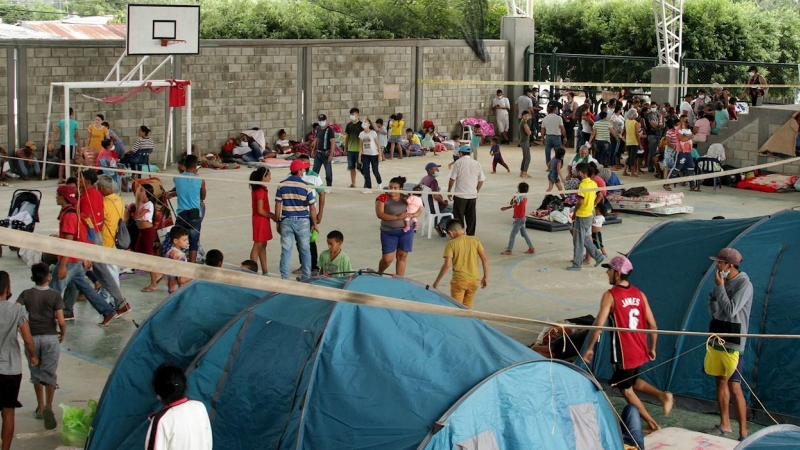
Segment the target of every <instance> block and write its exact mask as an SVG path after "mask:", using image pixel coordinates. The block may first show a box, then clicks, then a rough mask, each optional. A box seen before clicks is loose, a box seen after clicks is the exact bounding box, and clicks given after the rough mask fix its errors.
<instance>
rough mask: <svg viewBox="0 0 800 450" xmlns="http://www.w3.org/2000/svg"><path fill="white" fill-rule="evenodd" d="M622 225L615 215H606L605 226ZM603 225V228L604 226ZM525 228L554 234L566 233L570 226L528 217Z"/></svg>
mask: <svg viewBox="0 0 800 450" xmlns="http://www.w3.org/2000/svg"><path fill="white" fill-rule="evenodd" d="M618 223H622V219H621V218H620V217H619V216H618V215H616V214H606V223H605V225H614V224H618ZM605 225H604V226H605ZM525 228H530V229H532V230H541V231H547V232H550V233H552V232H555V231H566V230H569V229H570V225H569V224H568V223H559V222H551V221H549V220H545V219H539V218H537V217H530V216H528V217H527V218H526V219H525Z"/></svg>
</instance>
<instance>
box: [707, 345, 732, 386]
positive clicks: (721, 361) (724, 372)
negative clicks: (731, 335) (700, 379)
mask: <svg viewBox="0 0 800 450" xmlns="http://www.w3.org/2000/svg"><path fill="white" fill-rule="evenodd" d="M738 364H739V352H738V351H737V350H733V351H730V352H726V351H725V350H719V349H717V348H714V347H710V346H706V357H705V360H704V361H703V368H704V369H705V372H706V373H707V374H708V375H711V376H714V377H723V378H726V379H727V378H730V377H731V375H733V373H734V372H736V366H737V365H738Z"/></svg>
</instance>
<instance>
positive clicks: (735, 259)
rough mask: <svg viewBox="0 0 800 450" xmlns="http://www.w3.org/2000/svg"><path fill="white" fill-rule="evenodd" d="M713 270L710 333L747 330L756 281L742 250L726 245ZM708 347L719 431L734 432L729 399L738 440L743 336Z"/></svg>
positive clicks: (743, 414) (743, 427) (742, 424)
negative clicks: (744, 262) (749, 273)
mask: <svg viewBox="0 0 800 450" xmlns="http://www.w3.org/2000/svg"><path fill="white" fill-rule="evenodd" d="M711 260H712V261H716V269H717V270H716V271H715V273H714V284H715V286H714V290H712V291H711V295H710V296H709V298H708V309H709V311H710V312H711V323H710V324H709V326H708V331H710V332H711V333H742V334H744V333H747V332H748V325H749V324H750V308H751V307H752V306H753V283H752V282H750V277H748V276H747V274H746V273H744V272H740V271H739V265H740V264H741V263H742V254H741V253H739V251H737V250H736V249H733V248H723V249H722V250H720V251H719V253H718V254H717V256H712V257H711ZM723 339H724V343H723V342H721V341H717V342H716V343H715V344H714V345H713V346H712V347H709V348H708V349H707V350H706V357H705V362H704V368H705V372H706V373H707V374H708V375H711V376H713V377H714V378H715V382H716V387H717V405H718V406H719V425H715V426H714V432H715V433H716V434H719V435H722V436H725V435H728V434H730V433H732V432H733V427H732V426H731V419H730V400H731V397H733V407H734V412H735V413H736V420H737V421H738V422H739V440H742V438H744V437H746V436H747V403H746V402H745V398H744V393H743V392H742V378H743V377H742V370H743V367H742V366H743V364H742V353H743V352H744V350H745V347H746V338H744V337H730V336H728V337H724V338H723Z"/></svg>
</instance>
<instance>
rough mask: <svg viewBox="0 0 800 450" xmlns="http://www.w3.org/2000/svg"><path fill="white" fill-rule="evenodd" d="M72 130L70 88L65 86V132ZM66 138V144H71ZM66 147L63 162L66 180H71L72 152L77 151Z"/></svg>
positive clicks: (78, 145)
mask: <svg viewBox="0 0 800 450" xmlns="http://www.w3.org/2000/svg"><path fill="white" fill-rule="evenodd" d="M70 128H72V127H70V126H69V87H67V86H64V132H65V133H67V134H69V132H70V131H71V130H70ZM66 137H67V136H64V138H65V139H64V142H69V140H67V139H66ZM64 147H65V148H66V151H65V152H64V159H65V161H63V162H64V163H65V164H66V165H65V166H64V178H65V179H66V178H69V173H70V169H71V167H70V166H71V165H72V152H73V151H74V150H75V149H72V148H70V147H72V146H70V145H66V146H64ZM75 147H80V142H76V143H75Z"/></svg>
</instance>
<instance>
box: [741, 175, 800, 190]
mask: <svg viewBox="0 0 800 450" xmlns="http://www.w3.org/2000/svg"><path fill="white" fill-rule="evenodd" d="M796 182H797V176H796V175H782V174H777V173H773V174H769V175H759V176H757V177H753V178H748V179H746V180H742V181H740V182H739V183H738V184H737V185H736V187H737V188H739V189H752V190H754V191H761V192H768V193H773V192H793V191H794V190H795V189H794V184H795V183H796Z"/></svg>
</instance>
